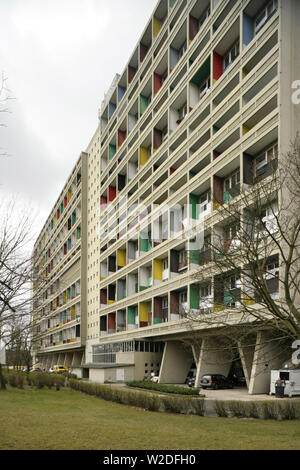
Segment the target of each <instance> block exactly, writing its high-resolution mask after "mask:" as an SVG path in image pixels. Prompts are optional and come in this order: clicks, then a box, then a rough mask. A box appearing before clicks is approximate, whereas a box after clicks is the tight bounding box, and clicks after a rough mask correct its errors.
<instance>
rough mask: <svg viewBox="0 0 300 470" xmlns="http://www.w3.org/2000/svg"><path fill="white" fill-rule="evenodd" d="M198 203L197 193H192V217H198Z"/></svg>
mask: <svg viewBox="0 0 300 470" xmlns="http://www.w3.org/2000/svg"><path fill="white" fill-rule="evenodd" d="M197 204H198V196H196V195H195V194H190V205H191V207H190V216H191V217H192V219H197Z"/></svg>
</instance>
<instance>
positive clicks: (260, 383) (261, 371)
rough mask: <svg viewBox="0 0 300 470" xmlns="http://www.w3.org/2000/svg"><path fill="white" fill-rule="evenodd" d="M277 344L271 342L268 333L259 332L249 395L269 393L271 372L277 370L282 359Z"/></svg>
mask: <svg viewBox="0 0 300 470" xmlns="http://www.w3.org/2000/svg"><path fill="white" fill-rule="evenodd" d="M282 353H283V354H284V351H281V349H280V345H279V343H278V342H276V341H274V339H273V341H272V337H271V335H270V333H269V332H266V331H259V332H258V333H257V337H256V345H255V351H254V357H253V363H252V368H251V377H250V384H249V394H251V395H252V394H259V393H269V392H270V381H271V370H272V369H275V370H276V369H279V368H280V366H281V364H282V362H283V360H284V357H283V354H282Z"/></svg>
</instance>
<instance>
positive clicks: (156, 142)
mask: <svg viewBox="0 0 300 470" xmlns="http://www.w3.org/2000/svg"><path fill="white" fill-rule="evenodd" d="M161 143H162V132H161V131H160V130H159V129H154V131H153V148H154V149H158V147H159V146H160V145H161Z"/></svg>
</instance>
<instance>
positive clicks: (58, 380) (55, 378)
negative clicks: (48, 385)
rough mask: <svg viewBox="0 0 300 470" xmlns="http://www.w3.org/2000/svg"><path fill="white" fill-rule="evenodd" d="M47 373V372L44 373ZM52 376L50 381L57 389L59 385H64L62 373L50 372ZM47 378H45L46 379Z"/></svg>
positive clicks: (64, 378)
mask: <svg viewBox="0 0 300 470" xmlns="http://www.w3.org/2000/svg"><path fill="white" fill-rule="evenodd" d="M46 375H49V374H46ZM51 376H52V378H51V380H52V383H53V385H54V387H55V388H56V390H59V389H60V387H64V385H65V382H66V377H65V376H64V375H62V374H51ZM46 380H47V379H46Z"/></svg>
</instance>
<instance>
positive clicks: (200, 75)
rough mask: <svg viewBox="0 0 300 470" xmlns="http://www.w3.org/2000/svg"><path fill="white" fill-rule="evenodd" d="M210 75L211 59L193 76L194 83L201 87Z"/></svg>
mask: <svg viewBox="0 0 300 470" xmlns="http://www.w3.org/2000/svg"><path fill="white" fill-rule="evenodd" d="M209 75H210V57H208V59H206V61H205V62H204V64H203V65H202V66H201V67H200V69H199V70H198V72H197V73H196V74H195V75H194V76H193V78H192V80H191V81H192V83H195V84H196V85H200V84H201V83H202V82H204V80H205V79H206V78H207V77H208V76H209Z"/></svg>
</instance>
